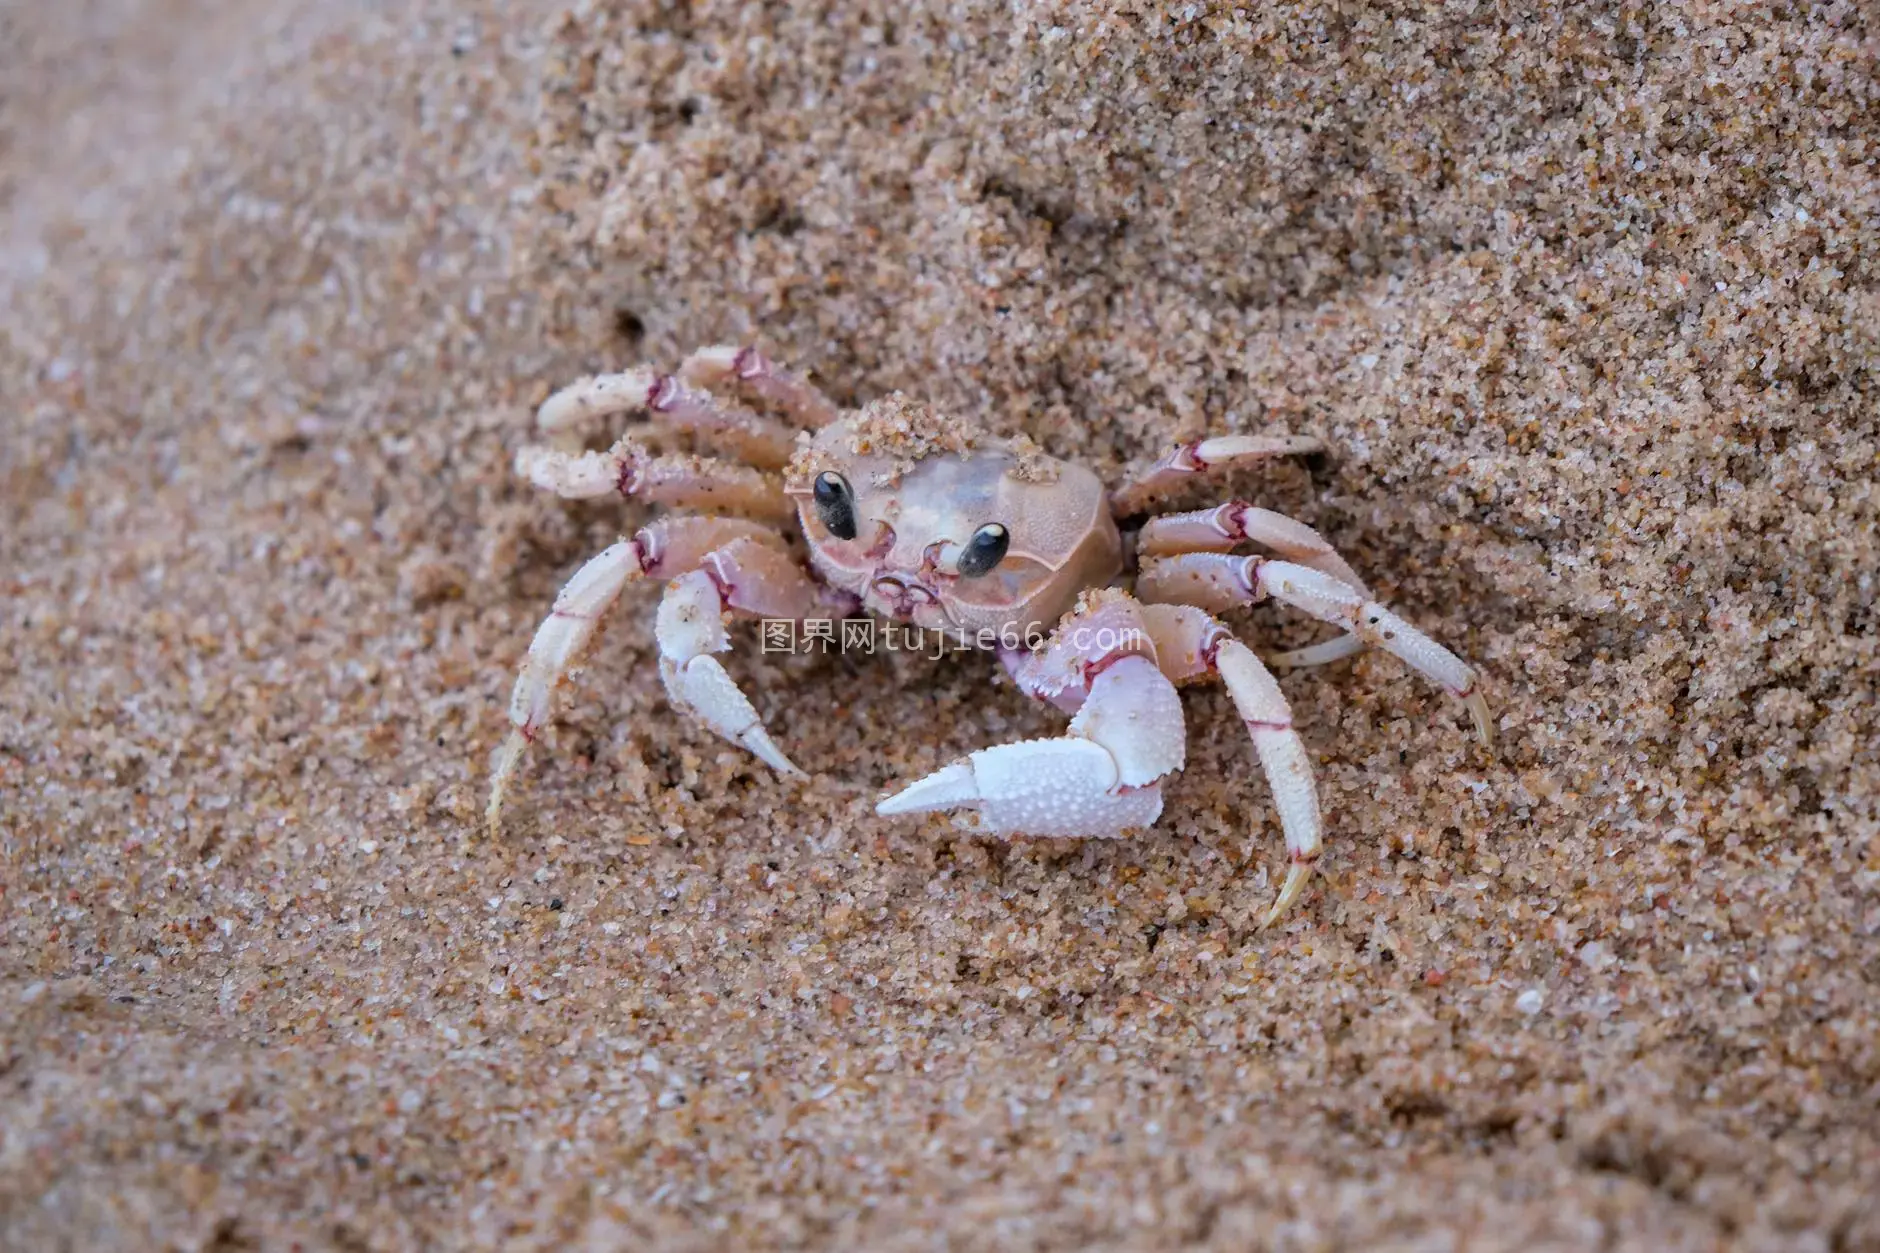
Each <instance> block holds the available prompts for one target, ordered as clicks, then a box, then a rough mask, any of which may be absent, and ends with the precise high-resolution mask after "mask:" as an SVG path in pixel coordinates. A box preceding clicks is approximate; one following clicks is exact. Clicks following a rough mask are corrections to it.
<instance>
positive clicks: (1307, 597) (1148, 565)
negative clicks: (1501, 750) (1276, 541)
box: [1136, 553, 1493, 744]
mask: <svg viewBox="0 0 1880 1253" xmlns="http://www.w3.org/2000/svg"><path fill="white" fill-rule="evenodd" d="M1136 594H1137V595H1138V596H1140V597H1141V598H1142V599H1143V600H1145V601H1151V602H1163V603H1172V604H1183V605H1194V606H1196V607H1198V608H1201V609H1205V610H1208V611H1209V612H1220V611H1222V610H1225V609H1231V608H1233V607H1235V606H1237V605H1250V604H1255V603H1257V602H1259V601H1261V600H1264V599H1266V598H1267V597H1268V596H1271V597H1272V598H1273V599H1274V600H1277V601H1279V602H1281V603H1282V604H1287V605H1291V606H1293V607H1294V608H1295V609H1300V610H1303V611H1304V612H1306V613H1308V614H1310V615H1311V616H1313V617H1314V618H1317V619H1318V620H1319V621H1321V622H1329V623H1331V624H1332V625H1334V626H1337V627H1341V628H1343V629H1344V630H1346V631H1349V632H1350V633H1351V634H1353V635H1355V636H1357V637H1358V638H1359V639H1360V640H1362V641H1363V642H1364V643H1366V644H1369V645H1371V646H1372V647H1374V648H1381V649H1383V650H1384V651H1385V652H1387V653H1389V654H1391V655H1392V656H1393V657H1396V658H1397V659H1399V660H1400V661H1402V662H1403V663H1404V664H1405V665H1407V666H1409V667H1410V668H1411V669H1412V670H1415V671H1416V672H1417V673H1418V674H1421V675H1423V676H1424V677H1425V678H1428V679H1430V680H1432V681H1434V682H1436V683H1440V684H1442V686H1444V687H1446V688H1448V689H1449V691H1450V692H1451V693H1452V694H1453V695H1455V696H1456V697H1458V698H1459V699H1461V701H1462V702H1463V704H1464V705H1466V706H1467V707H1468V710H1469V715H1470V717H1472V718H1473V719H1474V720H1475V730H1476V733H1477V734H1478V735H1480V736H1481V738H1482V742H1483V743H1484V744H1488V743H1492V742H1493V734H1492V732H1491V729H1490V722H1489V716H1488V702H1487V701H1486V700H1484V699H1483V698H1482V694H1481V692H1480V691H1479V690H1477V687H1476V679H1475V672H1474V671H1473V670H1471V669H1470V668H1469V667H1468V666H1467V665H1466V664H1464V663H1463V661H1462V659H1461V658H1459V657H1457V656H1456V655H1455V654H1454V653H1452V652H1450V651H1449V650H1448V649H1447V648H1444V647H1443V646H1442V645H1441V644H1438V643H1437V642H1436V641H1435V640H1433V639H1431V638H1430V637H1429V636H1427V635H1425V634H1423V632H1421V631H1419V630H1417V629H1416V628H1415V627H1413V626H1411V625H1410V624H1409V623H1408V622H1405V621H1404V620H1403V619H1402V618H1400V617H1398V616H1397V615H1396V614H1394V613H1392V612H1391V611H1390V610H1389V609H1386V608H1385V607H1384V606H1383V605H1381V604H1379V603H1378V602H1376V601H1375V600H1372V599H1371V598H1370V597H1369V596H1367V595H1365V594H1364V593H1363V592H1361V591H1359V590H1358V589H1357V588H1355V587H1352V586H1350V585H1349V584H1347V583H1345V582H1343V581H1341V580H1339V579H1335V578H1333V577H1332V576H1331V575H1329V574H1326V573H1324V572H1323V571H1320V570H1314V569H1311V568H1309V567H1307V566H1302V565H1297V564H1294V563H1293V562H1290V561H1268V560H1267V559H1265V558H1263V557H1235V556H1232V555H1230V554H1227V553H1185V554H1182V555H1180V556H1175V557H1158V558H1155V559H1152V560H1150V561H1148V562H1145V563H1144V564H1143V567H1142V570H1141V573H1140V574H1138V575H1137V578H1136Z"/></svg>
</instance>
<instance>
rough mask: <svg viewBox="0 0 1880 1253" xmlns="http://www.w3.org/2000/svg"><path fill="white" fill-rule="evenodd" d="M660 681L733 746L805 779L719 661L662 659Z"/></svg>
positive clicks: (680, 701) (678, 701) (675, 698)
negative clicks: (742, 747) (740, 747)
mask: <svg viewBox="0 0 1880 1253" xmlns="http://www.w3.org/2000/svg"><path fill="white" fill-rule="evenodd" d="M659 673H660V677H661V678H663V679H665V680H666V691H667V693H668V694H669V695H670V696H671V697H672V700H673V703H674V704H675V705H678V706H679V707H680V708H682V709H690V710H691V711H692V712H693V713H694V714H696V715H697V716H698V718H699V721H701V722H703V723H704V724H705V725H706V726H708V727H710V728H711V729H712V730H714V731H716V732H718V734H720V735H722V736H724V737H725V738H726V739H728V740H730V741H731V742H732V743H734V744H742V745H743V746H744V747H746V748H748V749H750V750H751V752H752V753H753V754H754V755H756V757H757V758H758V759H759V760H761V761H762V762H764V764H766V765H768V766H770V767H771V768H773V769H775V770H780V771H782V772H783V773H784V774H794V775H802V773H803V772H802V771H801V770H799V769H798V768H797V766H796V763H795V762H792V761H791V760H790V759H789V758H788V757H786V756H784V753H783V750H782V749H781V748H778V747H777V742H776V741H775V740H773V739H771V738H770V732H768V731H766V730H765V729H764V723H763V719H761V718H759V717H758V716H757V710H756V708H755V707H753V706H752V704H751V702H750V700H749V698H748V697H746V696H745V695H744V693H743V692H741V691H739V690H738V685H737V683H736V682H735V681H733V679H732V678H731V676H730V675H729V674H727V673H726V672H725V668H724V667H723V666H722V665H720V664H719V663H718V659H717V658H716V657H694V658H692V659H691V660H690V661H688V662H685V663H684V664H682V665H678V664H674V663H673V662H670V661H667V660H665V659H663V658H662V659H661V661H660V666H659Z"/></svg>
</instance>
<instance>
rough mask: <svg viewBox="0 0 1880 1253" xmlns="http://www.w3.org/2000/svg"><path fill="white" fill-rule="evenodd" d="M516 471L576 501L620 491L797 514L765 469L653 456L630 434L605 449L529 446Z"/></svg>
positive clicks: (676, 502)
mask: <svg viewBox="0 0 1880 1253" xmlns="http://www.w3.org/2000/svg"><path fill="white" fill-rule="evenodd" d="M516 471H517V473H519V474H521V475H522V476H523V477H524V478H526V479H528V480H529V481H530V482H531V483H534V484H535V485H536V486H537V487H540V488H542V489H544V490H546V491H551V492H554V493H555V494H556V495H558V496H565V497H568V498H569V499H571V500H589V499H592V498H594V497H596V496H607V495H610V494H613V493H616V492H617V493H619V494H620V495H622V496H635V497H639V498H641V499H643V500H650V501H655V502H657V503H659V504H662V505H672V506H675V507H678V508H683V509H714V510H715V509H730V510H734V511H737V512H740V513H748V514H751V515H753V516H755V517H760V518H764V519H768V520H770V521H775V522H782V521H785V520H787V519H789V518H790V517H792V516H793V515H794V514H795V512H796V509H795V506H793V505H792V504H791V503H790V500H789V497H787V496H785V495H784V494H783V490H782V488H781V487H779V486H778V484H777V483H776V481H775V480H773V479H771V478H768V477H767V476H765V475H764V474H763V473H762V472H761V471H758V470H753V469H751V468H750V467H748V466H740V465H733V464H731V463H730V462H726V461H718V460H715V459H713V458H711V457H691V456H685V455H682V454H672V455H668V456H663V457H662V456H654V455H653V453H652V452H650V451H649V450H648V449H647V447H646V446H645V445H644V444H641V443H640V442H639V441H638V440H635V439H632V438H630V437H623V438H621V439H620V441H619V442H617V443H616V444H615V445H614V446H613V447H612V448H610V449H608V450H607V451H606V452H583V453H570V452H560V451H558V450H556V449H553V448H541V447H531V448H524V449H523V450H522V451H521V452H519V453H517V454H516Z"/></svg>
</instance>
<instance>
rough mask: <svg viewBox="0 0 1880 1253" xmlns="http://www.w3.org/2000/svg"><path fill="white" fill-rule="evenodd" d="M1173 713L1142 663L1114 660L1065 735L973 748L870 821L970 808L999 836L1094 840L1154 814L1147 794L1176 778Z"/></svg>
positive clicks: (1178, 731) (1150, 668) (1167, 689)
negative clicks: (1159, 782) (1169, 777)
mask: <svg viewBox="0 0 1880 1253" xmlns="http://www.w3.org/2000/svg"><path fill="white" fill-rule="evenodd" d="M1182 758H1183V748H1182V707H1181V698H1180V697H1179V696H1177V695H1176V693H1175V688H1174V685H1173V684H1171V683H1170V682H1169V681H1168V679H1167V678H1166V677H1165V676H1164V675H1163V674H1162V672H1161V671H1160V670H1158V669H1156V665H1155V662H1154V661H1152V660H1150V659H1149V658H1147V657H1124V658H1122V659H1121V660H1119V661H1117V662H1116V663H1115V664H1114V665H1112V666H1110V667H1109V668H1108V669H1106V670H1104V671H1103V672H1102V673H1101V674H1099V675H1098V676H1097V677H1096V678H1095V679H1094V680H1092V682H1091V684H1090V695H1089V698H1088V699H1087V700H1085V701H1084V704H1083V708H1082V709H1080V710H1079V711H1078V713H1077V717H1076V718H1074V719H1072V721H1071V734H1069V735H1066V736H1062V737H1060V738H1057V739H1051V740H1026V741H1023V742H1022V743H1018V744H1000V745H998V746H997V747H995V748H982V749H980V750H979V751H978V752H976V753H974V754H972V755H971V756H969V757H967V758H966V760H964V761H957V762H954V763H953V764H952V765H950V766H948V767H946V769H944V770H939V771H936V772H934V773H933V774H930V775H928V776H927V777H926V778H924V779H921V780H919V781H918V782H915V783H912V784H910V785H908V786H907V787H906V788H903V789H902V790H901V791H900V792H897V793H896V794H895V795H893V796H890V797H889V798H888V799H887V800H884V801H882V802H881V803H880V804H879V805H877V806H875V812H876V813H878V814H884V815H887V814H912V813H925V812H928V811H930V810H935V809H954V808H958V807H961V806H966V807H976V808H977V809H978V811H979V818H980V825H981V826H982V827H983V828H984V829H986V830H987V831H990V832H993V833H996V834H999V835H1048V836H1065V837H1075V838H1080V839H1102V838H1105V837H1108V836H1116V835H1121V834H1123V832H1125V831H1127V830H1130V829H1132V828H1135V827H1146V826H1148V825H1149V824H1150V823H1152V822H1154V821H1155V820H1156V818H1157V817H1159V816H1160V815H1161V813H1162V790H1161V788H1160V787H1159V786H1157V784H1156V780H1158V779H1160V778H1161V777H1162V776H1163V775H1166V774H1168V773H1170V772H1171V771H1174V770H1179V769H1181V766H1182Z"/></svg>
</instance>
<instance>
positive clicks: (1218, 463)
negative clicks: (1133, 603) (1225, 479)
mask: <svg viewBox="0 0 1880 1253" xmlns="http://www.w3.org/2000/svg"><path fill="white" fill-rule="evenodd" d="M1324 447H1325V445H1324V444H1322V443H1320V442H1319V441H1318V440H1316V439H1313V438H1312V437H1310V436H1292V435H1217V436H1215V437H1214V438H1212V439H1201V440H1193V441H1190V442H1189V443H1186V444H1182V445H1180V446H1179V447H1177V448H1176V449H1175V450H1174V451H1173V452H1171V453H1169V454H1168V455H1167V456H1165V457H1163V458H1162V459H1161V460H1160V461H1158V462H1156V463H1155V464H1154V465H1152V466H1150V467H1149V468H1148V469H1147V470H1146V471H1144V472H1143V473H1142V474H1140V475H1138V476H1137V477H1136V478H1134V479H1132V480H1130V481H1129V482H1128V483H1125V484H1123V485H1122V486H1121V487H1119V488H1117V489H1116V490H1115V491H1113V492H1111V493H1110V510H1111V512H1112V513H1114V514H1115V515H1116V516H1117V517H1118V518H1133V517H1135V516H1136V515H1137V514H1142V513H1147V512H1148V511H1149V506H1151V505H1152V504H1154V503H1155V502H1156V501H1157V500H1158V499H1160V498H1161V497H1163V496H1165V495H1167V494H1168V493H1169V492H1171V491H1174V490H1175V488H1177V487H1179V486H1180V485H1181V484H1182V483H1183V482H1185V481H1186V480H1187V479H1188V477H1189V476H1190V475H1195V474H1206V473H1208V472H1210V471H1215V470H1230V469H1235V468H1237V467H1239V466H1243V465H1247V464H1249V463H1251V462H1255V461H1264V460H1266V459H1267V458H1269V457H1286V456H1292V455H1294V454H1298V453H1308V452H1318V451H1319V450H1320V449H1322V448H1324Z"/></svg>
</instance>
